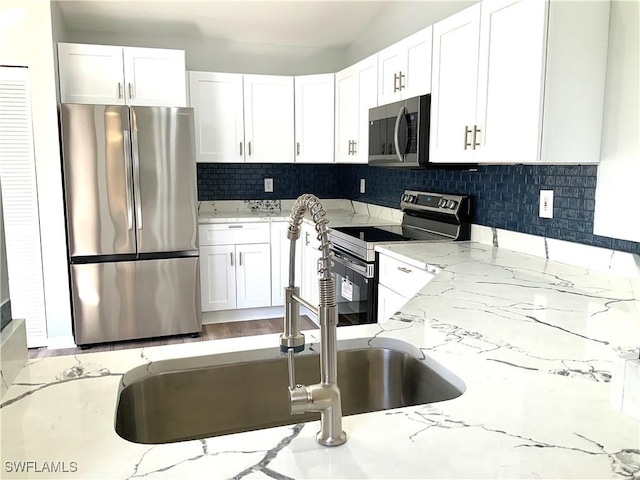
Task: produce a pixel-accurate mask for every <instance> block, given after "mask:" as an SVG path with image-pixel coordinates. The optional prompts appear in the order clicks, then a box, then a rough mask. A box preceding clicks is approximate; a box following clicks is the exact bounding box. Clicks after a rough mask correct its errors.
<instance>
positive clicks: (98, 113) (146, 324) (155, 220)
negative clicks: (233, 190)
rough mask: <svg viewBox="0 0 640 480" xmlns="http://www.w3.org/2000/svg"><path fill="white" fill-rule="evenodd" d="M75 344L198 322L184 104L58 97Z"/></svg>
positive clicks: (192, 182) (182, 328)
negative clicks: (134, 103) (96, 101)
mask: <svg viewBox="0 0 640 480" xmlns="http://www.w3.org/2000/svg"><path fill="white" fill-rule="evenodd" d="M60 119H61V130H62V154H63V169H64V191H65V209H66V221H67V241H68V254H69V271H70V275H71V292H72V309H73V322H74V335H75V340H76V343H77V344H78V345H86V344H93V343H102V342H111V341H118V340H127V339H134V338H147V337H156V336H164V335H174V334H183V333H195V332H199V331H201V330H202V320H201V312H200V280H199V279H200V275H199V262H198V243H197V240H198V222H197V208H196V201H197V184H196V162H195V147H194V121H193V110H192V109H191V108H168V107H128V106H124V105H79V104H62V105H61V106H60Z"/></svg>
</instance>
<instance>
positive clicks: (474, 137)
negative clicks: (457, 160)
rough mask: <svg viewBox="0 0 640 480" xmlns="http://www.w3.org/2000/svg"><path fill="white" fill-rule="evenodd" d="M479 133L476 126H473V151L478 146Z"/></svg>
mask: <svg viewBox="0 0 640 480" xmlns="http://www.w3.org/2000/svg"><path fill="white" fill-rule="evenodd" d="M480 133H481V130H480V129H479V128H478V126H477V125H474V126H473V149H474V150H475V149H476V147H479V146H480Z"/></svg>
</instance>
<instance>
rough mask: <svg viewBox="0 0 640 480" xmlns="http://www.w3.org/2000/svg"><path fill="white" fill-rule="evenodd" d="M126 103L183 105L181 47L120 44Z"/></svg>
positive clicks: (184, 102) (183, 78)
mask: <svg viewBox="0 0 640 480" xmlns="http://www.w3.org/2000/svg"><path fill="white" fill-rule="evenodd" d="M124 79H125V83H126V98H127V103H128V104H129V105H146V106H160V107H186V106H187V85H186V67H185V57H184V50H166V49H161V48H137V47H124Z"/></svg>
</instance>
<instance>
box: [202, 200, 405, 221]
mask: <svg viewBox="0 0 640 480" xmlns="http://www.w3.org/2000/svg"><path fill="white" fill-rule="evenodd" d="M320 201H321V203H322V205H323V207H324V209H325V211H326V213H327V216H326V218H327V219H328V220H329V224H328V226H329V227H345V226H358V225H397V224H399V223H400V222H401V221H402V212H401V211H400V210H397V209H392V208H387V207H380V206H377V205H370V204H366V203H361V202H356V201H350V200H336V199H321V200H320ZM293 203H294V201H293V200H247V201H219V202H200V207H199V210H198V223H199V224H200V225H203V224H210V223H237V222H288V221H289V220H290V219H291V207H292V206H293ZM304 221H305V222H309V223H310V222H311V220H310V219H309V217H308V215H307V216H305V219H304Z"/></svg>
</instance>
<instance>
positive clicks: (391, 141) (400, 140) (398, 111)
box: [369, 95, 431, 168]
mask: <svg viewBox="0 0 640 480" xmlns="http://www.w3.org/2000/svg"><path fill="white" fill-rule="evenodd" d="M430 109H431V95H422V96H420V97H413V98H409V99H407V100H402V101H401V102H395V103H390V104H389V105H383V106H381V107H375V108H372V109H370V110H369V165H373V166H378V167H412V168H418V167H424V166H426V163H428V161H429V110H430Z"/></svg>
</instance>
